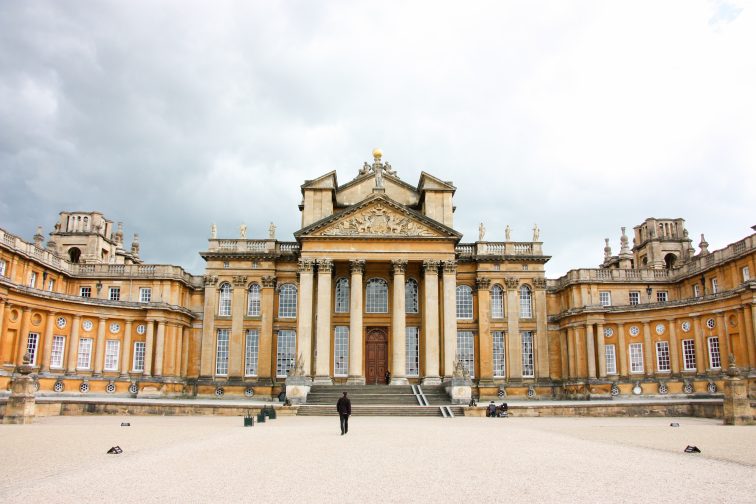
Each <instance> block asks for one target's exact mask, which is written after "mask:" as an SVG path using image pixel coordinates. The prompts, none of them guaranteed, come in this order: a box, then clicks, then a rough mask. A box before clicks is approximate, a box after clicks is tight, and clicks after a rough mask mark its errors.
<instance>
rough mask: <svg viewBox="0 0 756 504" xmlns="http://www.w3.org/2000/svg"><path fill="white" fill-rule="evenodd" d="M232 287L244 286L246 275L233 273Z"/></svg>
mask: <svg viewBox="0 0 756 504" xmlns="http://www.w3.org/2000/svg"><path fill="white" fill-rule="evenodd" d="M232 281H233V283H234V287H245V286H246V285H247V277H246V276H241V275H235V276H234V277H233V279H232Z"/></svg>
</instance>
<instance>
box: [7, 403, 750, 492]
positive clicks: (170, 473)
mask: <svg viewBox="0 0 756 504" xmlns="http://www.w3.org/2000/svg"><path fill="white" fill-rule="evenodd" d="M122 421H128V422H130V423H131V427H120V423H121V422H122ZM670 422H679V423H680V427H678V428H673V427H670V426H669V424H670ZM350 424H351V425H350V431H349V434H347V435H346V436H343V437H342V436H340V435H339V425H338V417H330V418H328V417H279V418H278V419H277V420H274V421H269V422H266V423H265V424H261V425H255V426H254V427H252V428H244V427H242V419H241V418H240V417H117V416H113V417H102V416H98V417H48V418H38V419H37V420H36V422H35V424H33V425H30V426H16V425H0V453H1V454H2V458H3V460H2V465H1V466H0V502H7V503H16V502H19V503H20V502H24V503H27V502H48V503H49V502H56V503H57V502H161V503H165V502H253V501H254V502H261V501H263V502H265V501H267V502H302V503H311V502H315V503H317V502H324V503H342V502H380V503H387V502H601V503H606V502H648V501H657V502H686V503H690V502H705V503H711V502H754V495H756V427H724V426H722V425H720V422H719V421H716V420H706V419H694V418H679V419H670V418H508V419H488V418H456V419H452V420H445V419H442V418H381V417H353V418H352V419H351V422H350ZM688 444H692V445H696V446H698V447H699V448H700V449H701V450H702V453H700V454H686V453H683V449H684V448H685V446H686V445H688ZM113 445H119V446H120V447H121V448H123V450H124V452H123V454H121V455H106V454H105V452H106V451H107V450H108V448H110V447H111V446H113Z"/></svg>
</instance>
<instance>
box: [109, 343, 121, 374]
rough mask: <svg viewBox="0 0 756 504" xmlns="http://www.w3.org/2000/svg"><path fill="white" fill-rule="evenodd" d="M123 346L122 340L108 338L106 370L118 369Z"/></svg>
mask: <svg viewBox="0 0 756 504" xmlns="http://www.w3.org/2000/svg"><path fill="white" fill-rule="evenodd" d="M120 348H121V342H120V341H118V340H107V341H106V342H105V371H116V370H118V354H119V350H120Z"/></svg>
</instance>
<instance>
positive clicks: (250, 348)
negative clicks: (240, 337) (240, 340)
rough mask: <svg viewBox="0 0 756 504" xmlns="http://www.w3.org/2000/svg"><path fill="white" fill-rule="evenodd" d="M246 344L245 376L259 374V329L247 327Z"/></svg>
mask: <svg viewBox="0 0 756 504" xmlns="http://www.w3.org/2000/svg"><path fill="white" fill-rule="evenodd" d="M244 345H245V347H244V376H257V360H258V355H259V349H260V333H259V331H258V330H257V329H247V337H246V340H245V344H244Z"/></svg>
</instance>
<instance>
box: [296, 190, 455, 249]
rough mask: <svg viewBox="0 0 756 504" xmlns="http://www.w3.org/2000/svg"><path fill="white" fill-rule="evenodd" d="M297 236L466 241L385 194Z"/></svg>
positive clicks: (315, 225) (307, 229) (347, 209)
mask: <svg viewBox="0 0 756 504" xmlns="http://www.w3.org/2000/svg"><path fill="white" fill-rule="evenodd" d="M294 236H296V237H297V238H304V237H334V238H337V237H338V238H343V237H354V238H405V239H406V238H443V239H455V240H459V239H460V238H461V237H462V235H461V234H460V233H458V232H456V231H455V230H453V229H452V228H450V227H447V226H445V225H443V224H441V223H440V222H436V221H435V220H433V219H430V218H428V217H426V216H424V215H422V214H420V213H418V212H416V211H414V210H411V209H409V208H407V207H405V206H403V205H401V204H399V203H397V202H396V201H393V200H392V199H391V198H389V197H388V196H386V195H385V194H383V193H373V195H371V196H370V197H368V198H367V199H365V200H363V201H362V202H360V203H358V204H356V205H352V206H350V207H348V208H346V209H344V210H343V211H342V212H339V213H337V214H334V215H331V216H329V217H326V218H325V219H322V220H320V221H318V222H315V223H313V224H311V225H310V226H307V227H306V228H304V229H301V230H299V231H298V232H296V233H294Z"/></svg>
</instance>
